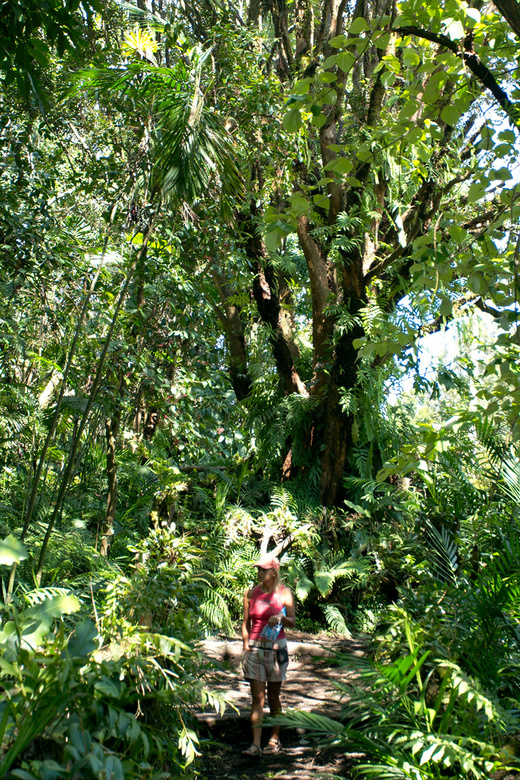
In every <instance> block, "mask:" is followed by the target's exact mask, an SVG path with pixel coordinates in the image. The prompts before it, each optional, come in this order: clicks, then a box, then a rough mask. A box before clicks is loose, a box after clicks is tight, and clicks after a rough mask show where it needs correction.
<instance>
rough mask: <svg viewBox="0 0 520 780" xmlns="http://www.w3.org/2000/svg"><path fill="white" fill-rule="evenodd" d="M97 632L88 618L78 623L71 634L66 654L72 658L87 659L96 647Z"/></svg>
mask: <svg viewBox="0 0 520 780" xmlns="http://www.w3.org/2000/svg"><path fill="white" fill-rule="evenodd" d="M97 639H98V631H97V628H96V626H95V624H94V623H93V622H92V620H90V618H84V619H83V620H82V621H81V623H78V625H77V626H76V628H75V630H74V633H73V634H71V636H70V638H69V641H68V644H67V650H66V652H67V653H68V654H69V655H70V656H72V657H73V658H87V657H88V656H89V655H90V653H93V652H94V650H95V649H96V648H97V646H98V641H97Z"/></svg>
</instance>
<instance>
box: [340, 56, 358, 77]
mask: <svg viewBox="0 0 520 780" xmlns="http://www.w3.org/2000/svg"><path fill="white" fill-rule="evenodd" d="M337 60H338V66H339V67H340V68H341V70H342V71H343V73H348V72H349V70H350V69H351V67H352V66H353V64H354V63H355V61H356V58H355V57H354V55H353V54H351V53H350V52H349V51H342V52H341V53H340V54H338V56H337Z"/></svg>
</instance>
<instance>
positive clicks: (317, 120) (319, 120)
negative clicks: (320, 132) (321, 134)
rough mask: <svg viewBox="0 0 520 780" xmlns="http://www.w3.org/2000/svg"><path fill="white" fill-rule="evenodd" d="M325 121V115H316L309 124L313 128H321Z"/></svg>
mask: <svg viewBox="0 0 520 780" xmlns="http://www.w3.org/2000/svg"><path fill="white" fill-rule="evenodd" d="M326 121H327V117H326V116H325V114H318V115H317V116H313V117H312V119H311V124H313V125H314V126H315V127H323V125H324V124H325V122H326Z"/></svg>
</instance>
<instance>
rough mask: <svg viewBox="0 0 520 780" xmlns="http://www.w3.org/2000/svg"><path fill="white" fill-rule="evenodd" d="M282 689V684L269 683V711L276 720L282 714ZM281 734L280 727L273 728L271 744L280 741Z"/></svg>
mask: <svg viewBox="0 0 520 780" xmlns="http://www.w3.org/2000/svg"><path fill="white" fill-rule="evenodd" d="M281 688H282V683H281V682H268V683H267V698H268V700H269V711H270V713H271V717H272V718H275V717H276V716H277V715H280V714H281V712H282V703H281V701H280V691H281ZM279 734H280V726H273V730H272V732H271V738H270V740H269V742H274V741H276V740H278V736H279Z"/></svg>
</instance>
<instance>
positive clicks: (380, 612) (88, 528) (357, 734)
mask: <svg viewBox="0 0 520 780" xmlns="http://www.w3.org/2000/svg"><path fill="white" fill-rule="evenodd" d="M481 450H482V453H484V452H486V453H487V461H486V466H485V469H484V470H482V469H481V471H480V474H479V479H478V480H476V479H475V478H474V477H472V475H471V467H470V463H469V461H466V462H465V463H464V462H463V461H462V460H461V459H460V457H459V458H458V459H453V458H451V456H449V455H447V456H445V457H444V456H443V457H442V458H441V459H439V460H438V461H437V464H436V465H435V467H434V468H433V469H432V470H431V471H430V475H429V476H428V478H427V479H425V480H424V481H423V482H422V483H419V482H417V483H415V484H408V483H406V484H402V483H397V484H395V485H394V484H392V483H391V482H387V483H381V482H377V481H376V480H373V481H371V480H366V479H365V480H363V479H361V478H357V479H354V478H352V479H351V483H352V485H351V487H352V492H351V495H352V498H353V500H352V501H351V502H350V504H351V505H350V506H346V507H345V510H344V511H338V510H335V511H334V512H332V511H329V512H324V511H323V510H321V508H319V507H317V506H313V505H312V503H310V502H309V501H308V500H307V501H305V500H304V497H302V495H298V494H296V495H293V494H291V492H290V491H289V490H288V489H287V488H284V489H280V488H272V489H271V502H270V505H269V506H265V505H263V506H262V505H259V506H256V507H254V506H251V505H249V506H248V507H247V506H246V505H245V504H244V502H243V500H240V497H241V495H247V489H248V485H247V480H248V479H250V478H249V477H247V479H244V474H243V473H242V476H241V478H240V479H238V480H237V477H236V472H235V473H233V472H232V471H231V472H228V475H227V477H226V479H222V478H221V477H219V476H216V475H202V476H198V475H196V476H194V477H186V475H184V474H182V473H181V472H180V471H179V469H177V468H175V467H173V466H171V467H170V468H169V469H168V468H166V463H165V462H164V461H161V464H160V468H158V466H157V463H158V461H157V459H156V460H155V461H153V460H150V461H149V463H148V464H147V465H146V467H144V468H145V469H146V471H145V473H146V474H147V475H148V478H149V481H148V483H144V486H143V485H141V489H140V501H139V502H136V501H135V500H134V499H133V498H132V497H131V496H130V495H129V496H128V498H126V500H128V501H129V503H132V501H133V506H134V507H135V506H138V512H137V517H139V516H140V517H143V515H144V513H145V512H146V513H147V516H148V518H149V522H150V518H151V523H152V525H151V527H150V528H148V529H146V528H145V526H144V519H143V520H140V521H139V522H138V523H137V524H135V525H133V524H132V523H129V526H128V529H127V530H126V531H125V530H124V529H123V528H121V529H118V528H116V532H115V538H114V540H113V543H112V548H111V555H110V556H109V557H107V556H102V555H100V553H99V550H96V533H95V526H94V525H93V524H90V525H89V522H88V520H84V521H82V522H78V521H77V520H76V521H74V519H73V516H74V514H76V513H78V511H81V504H80V503H78V502H77V500H76V499H74V500H72V501H70V503H67V502H66V503H65V505H64V507H65V512H64V517H63V519H62V522H61V524H60V525H59V526H58V528H57V529H56V530H55V532H54V535H53V537H52V542H51V544H50V547H49V553H48V556H49V557H48V567H47V568H46V569H45V571H44V576H43V578H42V581H41V583H40V584H39V585H36V584H35V583H34V581H32V572H33V571H34V562H35V560H36V559H37V552H38V549H39V544H38V538H39V537H38V529H36V530H35V533H33V534H30V535H28V537H27V539H26V543H25V544H21V543H20V542H19V540H18V539H17V536H18V535H19V529H18V531H17V527H16V524H13V527H11V528H8V527H7V526H8V524H7V522H6V519H5V516H4V524H5V526H6V527H7V529H6V530H10V531H12V532H14V533H10V534H9V535H8V536H7V537H6V538H5V540H4V542H3V543H2V544H1V546H0V564H1V565H2V569H3V583H4V584H3V588H4V591H3V592H4V602H3V605H2V629H1V642H0V647H1V650H0V666H1V678H0V679H1V686H2V691H3V702H2V705H1V712H0V734H1V737H2V776H12V777H20V778H22V780H23V779H24V778H26V779H27V778H41V780H47V779H48V778H49V779H50V778H71V780H72V778H77V777H93V778H98V777H99V778H101V777H105V776H110V777H114V778H118V777H121V778H123V777H125V778H127V777H128V778H131V777H140V778H143V777H146V778H153V777H161V776H164V777H176V776H178V777H181V776H182V777H185V776H191V775H196V774H197V754H198V736H197V731H196V727H195V725H194V720H193V715H192V713H193V710H194V708H200V707H204V706H211V707H214V708H216V709H217V710H218V711H221V710H222V708H223V707H224V706H225V703H224V702H223V701H222V700H221V699H220V698H219V697H218V696H215V695H214V694H212V693H211V691H210V690H209V689H208V686H207V684H206V677H207V673H208V666H207V662H206V661H205V660H204V659H203V658H202V657H201V655H200V653H199V652H198V651H197V649H196V647H197V644H196V643H197V640H198V639H200V638H201V637H202V636H204V635H207V634H208V633H212V632H219V631H224V632H226V633H228V634H232V633H234V632H235V631H236V629H237V626H238V622H239V620H240V612H241V599H242V594H243V592H244V588H245V587H247V586H248V585H249V584H250V583H251V581H252V567H251V563H252V561H254V559H255V557H256V556H257V554H258V548H259V544H260V542H261V540H262V538H265V537H266V536H267V537H268V538H269V539H270V547H271V548H274V547H275V546H276V545H277V544H278V545H281V546H283V545H284V544H285V543H286V542H287V541H289V543H287V544H286V547H285V549H283V550H282V553H281V555H282V564H283V576H284V580H285V581H286V582H287V583H288V584H289V585H290V586H291V587H292V588H293V590H294V592H295V595H296V599H297V615H298V627H299V628H304V629H305V628H310V629H314V628H320V629H323V628H328V630H331V631H334V632H336V633H340V634H343V635H346V636H348V635H350V634H359V633H362V634H364V635H365V636H370V637H371V638H372V639H371V651H370V656H369V657H368V658H366V659H365V660H363V661H358V662H357V669H358V674H357V683H356V686H355V687H354V688H351V687H350V686H344V687H343V686H340V688H339V690H338V696H340V697H342V696H345V697H346V703H345V709H344V717H343V718H342V719H341V721H337V722H333V721H328V720H326V719H323V718H314V717H313V716H312V715H308V714H307V715H306V714H298V713H293V714H289V715H287V716H286V717H285V720H284V722H286V723H291V724H292V725H298V726H303V727H305V728H307V729H309V730H310V731H313V730H314V731H315V732H316V733H317V734H319V735H322V736H323V737H325V738H329V739H332V740H333V741H334V744H335V745H337V746H340V747H341V746H344V748H345V750H346V751H351V750H352V749H353V747H354V748H355V749H356V750H358V751H360V752H363V753H364V754H365V755H366V759H365V761H364V762H362V763H361V764H360V765H358V766H357V768H356V770H355V771H356V772H357V773H358V774H360V775H366V776H372V777H388V778H415V779H416V780H423V779H424V780H429V778H435V779H437V778H438V779H439V780H440V779H441V778H442V780H444V778H449V777H454V776H460V775H461V773H463V774H464V776H475V777H479V778H485V777H491V776H492V775H493V773H494V772H496V771H497V770H498V768H499V767H500V766H502V765H511V766H514V765H516V758H515V753H516V750H517V742H516V735H517V733H518V731H519V730H520V724H519V712H520V691H519V688H518V668H519V663H520V633H519V632H520V629H519V620H520V567H519V561H520V550H519V548H518V541H517V539H518V510H517V507H518V497H519V496H518V485H519V484H520V475H519V473H518V461H515V452H514V450H513V449H511V448H510V449H504V448H503V447H502V449H500V448H498V450H497V449H496V447H495V449H493V447H491V446H490V445H489V441H488V443H487V444H484V445H482V448H481ZM493 453H494V454H493ZM497 453H498V454H497ZM480 463H481V466H482V464H483V463H484V460H483V458H481V460H480ZM139 468H140V469H141V470H142V469H143V466H141V467H139ZM482 468H483V466H482ZM138 470H139V469H138ZM129 473H131V469H129ZM152 475H153V479H152ZM91 479H92V474H91V475H90V476H89V480H91ZM15 480H16V477H13V478H12V481H11V484H10V485H9V484H8V481H7V479H6V480H4V486H5V488H6V489H7V488H9V487H10V489H11V490H13V489H14V487H13V485H15ZM146 484H148V485H149V487H148V488H147V487H146ZM147 491H148V492H147ZM356 491H357V493H356ZM86 492H88V491H86ZM461 493H463V495H461ZM233 499H234V500H233ZM483 507H484V510H485V511H483V509H482V508H483ZM210 509H212V513H210V511H209V510H210ZM88 512H89V509H88V504H87V505H86V517H87V518H88ZM504 517H507V518H508V520H507V523H504ZM139 524H141V526H140V525H139ZM139 527H140V532H139V530H138V529H139ZM40 540H41V536H40ZM125 545H126V546H125ZM13 564H14V568H13ZM334 663H337V664H340V665H341V664H345V666H347V667H349V668H351V666H352V663H353V660H352V658H343V657H341V656H339V657H338V658H336V659H335V660H334ZM493 776H494V775H493Z"/></svg>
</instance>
